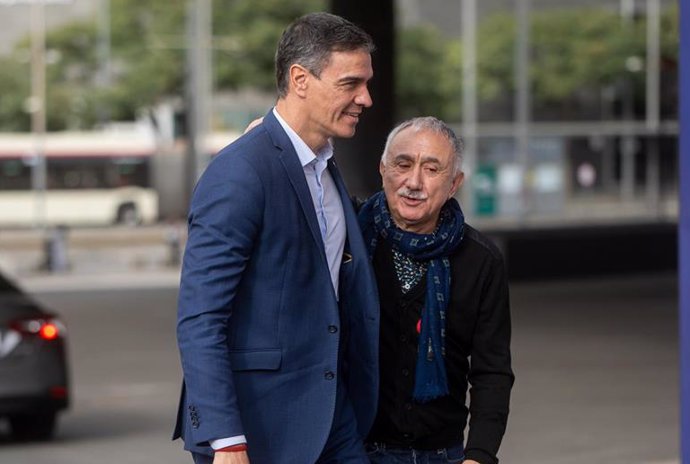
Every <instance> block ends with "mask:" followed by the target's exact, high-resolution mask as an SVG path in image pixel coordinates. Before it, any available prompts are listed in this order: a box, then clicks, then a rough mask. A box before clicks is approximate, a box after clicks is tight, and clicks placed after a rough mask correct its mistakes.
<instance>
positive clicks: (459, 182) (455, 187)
mask: <svg viewBox="0 0 690 464" xmlns="http://www.w3.org/2000/svg"><path fill="white" fill-rule="evenodd" d="M464 180H465V173H464V172H462V171H460V173H459V174H458V175H456V176H455V177H454V178H453V184H452V185H451V187H450V193H449V194H448V198H452V197H453V196H454V195H455V192H457V191H458V189H459V188H460V186H461V185H462V183H463V182H464Z"/></svg>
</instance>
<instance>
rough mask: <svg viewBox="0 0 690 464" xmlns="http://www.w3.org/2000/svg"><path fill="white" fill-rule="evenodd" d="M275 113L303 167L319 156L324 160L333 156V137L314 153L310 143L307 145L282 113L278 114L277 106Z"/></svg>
mask: <svg viewBox="0 0 690 464" xmlns="http://www.w3.org/2000/svg"><path fill="white" fill-rule="evenodd" d="M273 115H274V116H275V117H276V119H277V120H278V123H279V124H280V125H281V126H282V128H283V130H285V133H286V134H287V136H288V138H289V139H290V142H292V146H293V147H295V151H296V152H297V157H298V158H299V161H300V163H301V164H302V167H305V166H307V165H309V164H311V163H313V162H314V160H316V159H317V158H318V159H319V160H322V161H328V160H329V159H331V157H332V156H333V142H332V141H331V139H328V143H327V144H326V145H325V146H324V147H323V148H322V149H321V150H319V152H318V153H314V152H313V151H312V149H311V148H309V145H307V144H306V143H305V142H304V140H302V138H301V137H300V136H299V135H297V132H295V131H294V130H293V129H292V127H290V126H289V125H288V123H287V122H285V120H284V119H283V118H282V117H281V116H280V114H278V111H277V110H276V109H275V107H274V108H273Z"/></svg>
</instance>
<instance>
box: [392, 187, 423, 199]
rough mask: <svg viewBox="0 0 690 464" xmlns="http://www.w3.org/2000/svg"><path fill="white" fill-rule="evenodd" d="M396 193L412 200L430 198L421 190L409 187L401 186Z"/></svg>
mask: <svg viewBox="0 0 690 464" xmlns="http://www.w3.org/2000/svg"><path fill="white" fill-rule="evenodd" d="M396 193H397V194H398V195H400V196H401V197H407V198H410V199H412V200H426V199H427V198H428V195H427V194H426V193H424V192H422V191H421V190H411V189H409V188H407V187H400V188H399V189H398V191H397V192H396Z"/></svg>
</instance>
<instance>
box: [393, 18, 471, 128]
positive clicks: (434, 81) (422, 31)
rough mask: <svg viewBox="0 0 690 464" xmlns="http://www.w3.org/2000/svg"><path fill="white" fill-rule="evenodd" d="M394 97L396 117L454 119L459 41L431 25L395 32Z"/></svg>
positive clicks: (458, 87)
mask: <svg viewBox="0 0 690 464" xmlns="http://www.w3.org/2000/svg"><path fill="white" fill-rule="evenodd" d="M397 59H398V60H397V70H396V72H397V80H396V87H395V91H396V100H397V104H398V115H397V117H398V119H407V118H410V117H414V116H420V115H435V116H437V117H439V118H442V119H446V120H457V119H458V117H459V114H460V106H461V103H462V102H461V100H460V95H461V85H462V76H461V72H462V69H461V59H460V42H458V41H453V40H448V39H445V38H444V37H442V36H441V34H440V32H439V31H438V30H437V29H435V28H433V27H431V26H417V27H412V28H408V29H404V30H402V31H400V33H399V34H398V56H397Z"/></svg>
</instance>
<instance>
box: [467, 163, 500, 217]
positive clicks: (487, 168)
mask: <svg viewBox="0 0 690 464" xmlns="http://www.w3.org/2000/svg"><path fill="white" fill-rule="evenodd" d="M472 186H473V187H474V213H475V214H476V215H477V216H493V215H495V214H496V207H497V206H498V205H497V204H496V201H497V200H496V197H497V191H498V186H497V173H496V166H493V165H483V166H479V167H478V168H477V171H476V173H475V174H474V181H473V183H472Z"/></svg>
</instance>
